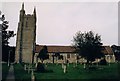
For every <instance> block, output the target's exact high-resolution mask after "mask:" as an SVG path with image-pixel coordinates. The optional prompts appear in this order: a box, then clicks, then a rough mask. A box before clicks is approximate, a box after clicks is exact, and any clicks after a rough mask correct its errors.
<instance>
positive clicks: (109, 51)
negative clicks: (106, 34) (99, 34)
mask: <svg viewBox="0 0 120 81" xmlns="http://www.w3.org/2000/svg"><path fill="white" fill-rule="evenodd" d="M102 52H103V53H104V54H106V55H107V54H109V55H113V54H114V53H113V50H112V48H111V47H110V46H103V51H102Z"/></svg>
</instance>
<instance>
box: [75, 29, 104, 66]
mask: <svg viewBox="0 0 120 81" xmlns="http://www.w3.org/2000/svg"><path fill="white" fill-rule="evenodd" d="M73 46H74V47H75V48H76V51H77V52H78V53H79V55H80V56H82V57H83V58H85V59H86V60H87V65H88V66H89V65H91V63H92V62H93V61H95V59H96V58H101V57H104V54H103V53H102V43H101V36H100V35H98V34H94V33H93V32H92V31H89V32H84V33H82V32H80V31H79V32H77V33H76V35H75V36H74V37H73Z"/></svg>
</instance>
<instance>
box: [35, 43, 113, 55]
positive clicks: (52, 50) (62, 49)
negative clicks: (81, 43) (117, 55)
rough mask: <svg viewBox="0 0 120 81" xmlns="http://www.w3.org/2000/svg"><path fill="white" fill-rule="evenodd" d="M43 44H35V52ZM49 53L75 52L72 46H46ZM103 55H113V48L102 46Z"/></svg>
mask: <svg viewBox="0 0 120 81" xmlns="http://www.w3.org/2000/svg"><path fill="white" fill-rule="evenodd" d="M43 46H44V45H36V50H35V52H36V53H39V52H40V50H41V49H42V48H43ZM47 49H48V52H49V53H57V52H59V53H76V52H75V48H74V47H73V46H47ZM102 52H103V53H104V54H105V55H107V54H109V55H113V54H114V53H113V50H112V48H111V47H110V46H103V51H102Z"/></svg>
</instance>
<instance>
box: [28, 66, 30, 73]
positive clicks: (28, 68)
mask: <svg viewBox="0 0 120 81" xmlns="http://www.w3.org/2000/svg"><path fill="white" fill-rule="evenodd" d="M28 73H30V64H29V65H28Z"/></svg>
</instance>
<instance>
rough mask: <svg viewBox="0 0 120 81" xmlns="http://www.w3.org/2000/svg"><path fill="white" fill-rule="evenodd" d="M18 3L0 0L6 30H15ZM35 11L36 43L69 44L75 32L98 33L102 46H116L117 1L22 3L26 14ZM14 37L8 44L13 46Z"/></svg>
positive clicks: (14, 42) (18, 10)
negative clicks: (6, 23) (6, 25)
mask: <svg viewBox="0 0 120 81" xmlns="http://www.w3.org/2000/svg"><path fill="white" fill-rule="evenodd" d="M21 5H22V3H21V2H7V3H2V12H3V13H4V14H5V16H6V20H7V21H9V29H10V30H14V31H15V33H16V32H17V27H18V22H19V21H18V20H19V12H20V9H21ZM34 6H35V7H36V13H37V23H36V25H37V30H36V43H37V44H40V45H71V44H72V39H73V36H74V35H75V33H76V32H77V31H82V32H84V31H90V30H92V31H93V32H95V33H98V34H99V35H101V38H102V42H103V44H104V45H113V44H116V45H118V3H117V2H34V3H33V2H32V3H31V2H25V3H24V7H25V12H26V14H32V13H33V9H34ZM15 44H16V37H14V38H11V40H10V45H12V46H15Z"/></svg>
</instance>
